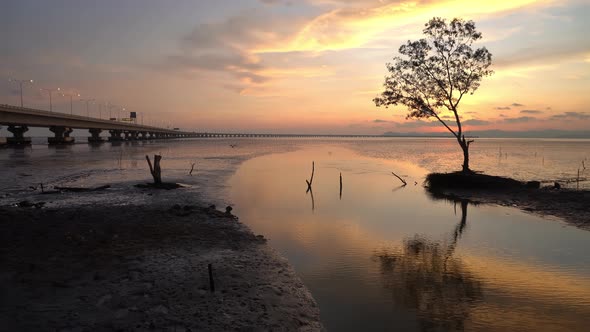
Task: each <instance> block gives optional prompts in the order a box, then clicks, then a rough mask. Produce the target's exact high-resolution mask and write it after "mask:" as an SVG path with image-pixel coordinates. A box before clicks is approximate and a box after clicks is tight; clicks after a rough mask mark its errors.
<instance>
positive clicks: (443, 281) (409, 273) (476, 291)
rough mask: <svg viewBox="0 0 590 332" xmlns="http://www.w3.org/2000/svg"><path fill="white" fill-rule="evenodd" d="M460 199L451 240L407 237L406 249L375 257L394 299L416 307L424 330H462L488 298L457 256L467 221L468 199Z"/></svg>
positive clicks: (412, 308) (405, 241)
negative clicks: (457, 249)
mask: <svg viewBox="0 0 590 332" xmlns="http://www.w3.org/2000/svg"><path fill="white" fill-rule="evenodd" d="M459 203H460V205H461V220H460V222H459V224H458V225H457V226H456V227H455V229H454V232H453V233H452V238H451V240H450V241H448V242H447V241H444V242H442V243H441V242H435V241H431V240H429V239H427V238H425V237H423V236H418V235H416V236H414V237H413V238H409V239H406V240H404V245H403V247H402V248H395V249H386V250H381V251H379V252H377V253H376V254H375V255H374V259H375V261H377V262H378V263H379V264H380V270H381V271H380V272H381V276H382V278H383V284H384V287H385V288H386V289H388V290H389V291H390V292H391V294H392V296H393V300H394V303H396V304H398V305H403V306H405V307H407V308H408V309H411V310H415V311H416V313H417V318H418V321H419V323H420V327H421V329H422V330H423V331H432V330H444V331H448V330H463V329H464V327H465V326H464V325H465V321H466V320H467V318H468V317H469V314H470V311H471V308H472V306H473V305H474V303H475V302H477V301H479V300H481V299H482V298H483V294H482V284H481V281H479V280H477V279H475V277H474V276H473V274H471V273H470V271H469V270H467V269H466V267H465V266H464V265H463V264H462V262H461V260H460V259H459V258H457V257H453V253H454V251H455V248H456V246H457V241H458V240H459V239H460V238H461V235H462V233H463V231H464V230H465V226H466V222H467V205H468V202H467V201H466V200H461V201H460V202H459Z"/></svg>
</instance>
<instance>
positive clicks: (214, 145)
mask: <svg viewBox="0 0 590 332" xmlns="http://www.w3.org/2000/svg"><path fill="white" fill-rule="evenodd" d="M589 143H590V141H589V140H508V139H498V140H484V139H481V140H478V141H477V142H476V144H475V145H474V146H473V150H472V165H473V168H474V169H477V170H482V171H485V172H487V173H489V174H500V175H508V176H512V177H516V178H518V179H521V180H539V179H541V180H546V181H547V182H552V181H554V180H560V181H562V183H563V182H564V181H563V180H568V179H569V180H571V179H572V178H575V177H576V176H577V169H579V168H582V167H583V166H582V161H583V160H585V165H586V166H587V167H588V166H590V165H588V164H589V163H590V162H588V157H590V150H589V149H590V148H589V146H590V144H589ZM231 145H234V147H232V146H231ZM500 151H501V152H502V154H501V155H500ZM154 153H159V154H162V155H163V161H162V168H163V179H164V180H165V181H169V182H179V183H183V184H184V185H185V188H183V189H179V190H176V191H174V190H173V191H157V192H148V191H144V190H140V189H136V188H134V187H133V185H134V184H136V183H141V182H149V181H151V178H150V175H149V172H148V170H147V163H146V161H145V155H146V154H149V155H152V154H154ZM459 157H460V154H459V151H458V149H457V146H456V143H454V142H453V141H452V140H446V139H405V138H391V139H324V140H316V139H208V140H185V141H156V142H133V143H123V144H121V145H111V144H108V143H107V144H104V145H102V146H100V147H90V146H88V145H86V144H76V145H74V146H70V147H64V148H51V147H47V146H45V145H34V146H33V147H32V148H29V149H24V150H15V149H1V150H0V172H1V175H2V176H1V177H0V205H2V204H13V203H15V202H18V201H20V200H23V199H29V200H32V201H45V202H47V205H46V206H49V207H51V206H63V205H73V204H95V203H101V204H102V203H108V204H113V205H126V204H172V203H180V204H190V203H194V202H196V201H201V202H206V203H213V204H216V205H217V206H219V207H220V208H223V206H225V205H226V204H231V205H233V206H234V212H235V213H236V214H237V215H238V216H240V219H241V220H242V222H244V223H246V224H247V225H249V226H250V227H251V228H252V229H253V231H254V232H255V233H257V234H264V235H265V236H266V237H268V238H269V239H270V244H271V245H272V246H273V247H275V248H276V249H278V250H279V251H280V252H281V253H282V254H283V255H284V256H285V257H287V258H288V259H289V261H290V262H291V263H292V264H293V265H294V266H295V269H296V271H297V273H298V274H299V275H300V276H301V277H302V278H303V280H304V282H305V284H306V285H307V286H308V287H309V288H310V290H311V291H312V293H313V295H314V297H315V298H316V299H317V301H318V303H319V305H320V309H321V313H322V319H323V320H324V323H325V325H326V326H327V327H328V328H329V329H330V330H334V331H342V330H344V331H346V330H364V331H369V330H375V331H382V330H393V329H397V330H478V331H479V330H484V331H485V330H490V331H492V330H502V331H504V330H522V331H533V330H534V331H538V330H551V331H560V330H563V331H572V330H585V328H586V326H585V325H584V323H585V322H587V317H590V256H588V254H587V253H588V252H590V250H589V249H590V233H589V232H587V231H581V230H578V229H576V228H573V227H570V226H566V225H565V224H563V223H561V222H559V221H555V220H547V219H543V218H540V217H537V216H534V215H531V214H527V213H523V212H521V211H519V210H516V209H513V208H506V207H497V206H473V205H471V204H467V203H464V202H448V201H444V200H436V199H434V198H432V197H429V196H428V195H427V194H426V192H425V190H424V188H422V186H421V184H422V182H423V180H424V176H425V174H426V173H427V172H430V171H449V170H455V169H457V168H458V167H459V166H460V158H459ZM312 160H313V161H315V166H316V169H315V176H314V180H313V200H312V195H311V193H308V194H306V193H305V189H306V184H305V179H309V176H310V173H311V161H312ZM192 163H195V164H196V166H195V171H194V172H193V175H189V174H188V172H189V170H190V168H191V164H192ZM589 168H590V167H589ZM392 171H394V172H395V173H397V174H399V175H401V176H402V177H404V178H406V179H407V180H408V183H409V185H408V186H406V187H403V188H400V182H399V180H397V179H396V178H395V177H393V175H391V172H392ZM588 171H590V170H586V171H584V170H583V171H582V175H581V177H582V178H585V177H588V173H586V172H588ZM340 173H342V176H343V190H342V196H341V197H340V193H339V174H340ZM39 183H43V184H44V186H45V189H48V188H49V189H51V187H52V186H54V185H61V186H82V187H95V186H99V185H104V184H111V185H112V188H111V189H109V190H105V191H101V192H95V193H83V194H71V193H66V194H51V195H40V194H39V192H40V188H38V187H39ZM415 183H416V185H415ZM576 185H579V186H580V187H581V188H590V181H588V180H582V181H580V182H578V183H575V182H570V183H569V184H568V186H569V187H574V188H575V186H576ZM31 187H36V188H37V189H36V190H33V189H31Z"/></svg>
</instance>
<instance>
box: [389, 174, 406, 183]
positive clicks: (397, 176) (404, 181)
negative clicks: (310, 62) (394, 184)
mask: <svg viewBox="0 0 590 332" xmlns="http://www.w3.org/2000/svg"><path fill="white" fill-rule="evenodd" d="M391 174H393V175H395V177H396V178H398V179H399V180H400V181H401V182H402V183H403V184H404V186H406V185H407V184H408V183H407V182H406V180H404V179H402V178H401V177H399V175H397V174H395V173H393V172H391Z"/></svg>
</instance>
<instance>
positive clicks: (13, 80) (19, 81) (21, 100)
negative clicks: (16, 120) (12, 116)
mask: <svg viewBox="0 0 590 332" xmlns="http://www.w3.org/2000/svg"><path fill="white" fill-rule="evenodd" d="M8 80H9V81H10V82H15V83H18V86H19V87H20V107H23V84H25V83H31V84H32V83H33V80H17V79H15V78H10V79H8Z"/></svg>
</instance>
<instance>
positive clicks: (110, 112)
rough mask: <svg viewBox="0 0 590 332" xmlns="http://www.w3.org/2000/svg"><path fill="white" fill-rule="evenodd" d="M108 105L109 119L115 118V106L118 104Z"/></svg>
mask: <svg viewBox="0 0 590 332" xmlns="http://www.w3.org/2000/svg"><path fill="white" fill-rule="evenodd" d="M106 106H107V108H108V109H109V120H111V119H112V118H113V108H115V107H117V105H115V104H111V103H107V104H106Z"/></svg>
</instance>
